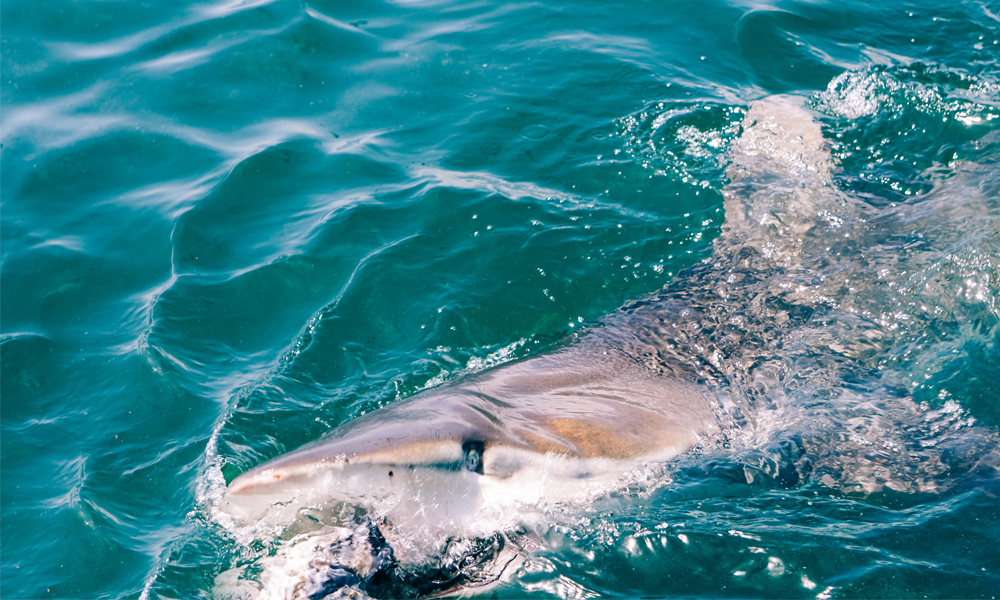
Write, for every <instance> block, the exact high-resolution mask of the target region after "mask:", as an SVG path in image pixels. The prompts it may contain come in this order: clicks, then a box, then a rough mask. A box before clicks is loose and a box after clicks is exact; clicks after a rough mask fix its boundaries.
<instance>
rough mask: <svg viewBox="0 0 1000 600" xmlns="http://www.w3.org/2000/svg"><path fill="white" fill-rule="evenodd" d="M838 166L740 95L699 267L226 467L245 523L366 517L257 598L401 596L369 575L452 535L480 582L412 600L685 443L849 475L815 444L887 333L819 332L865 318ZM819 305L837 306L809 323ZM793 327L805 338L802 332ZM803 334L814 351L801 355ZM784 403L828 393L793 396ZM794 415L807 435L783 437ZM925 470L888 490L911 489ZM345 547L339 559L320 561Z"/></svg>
mask: <svg viewBox="0 0 1000 600" xmlns="http://www.w3.org/2000/svg"><path fill="white" fill-rule="evenodd" d="M832 170H833V164H832V161H831V159H830V153H829V149H828V147H827V143H826V141H825V140H824V137H823V134H822V130H821V128H820V126H819V124H818V123H817V121H816V120H815V119H814V118H813V114H812V113H811V112H810V111H809V110H808V109H806V108H805V107H804V106H803V101H802V100H801V99H797V98H792V97H784V96H776V97H771V98H767V99H764V100H761V101H759V102H756V103H754V104H753V105H752V106H751V107H750V109H749V111H748V113H747V115H746V118H745V120H744V123H743V133H742V135H741V137H740V138H739V139H738V140H737V141H736V142H735V144H734V145H733V147H732V149H731V152H730V156H729V166H728V168H727V172H726V174H727V177H728V179H729V180H730V184H729V185H728V186H727V187H726V189H725V190H724V197H725V211H726V222H725V225H724V227H723V233H722V235H721V236H720V238H719V239H718V240H716V242H715V245H714V254H713V256H712V257H711V258H710V259H708V260H707V261H705V262H703V263H702V264H700V265H697V266H696V267H693V268H691V269H689V270H688V271H687V272H685V273H682V274H681V275H679V276H678V278H677V279H676V280H675V281H674V282H673V283H671V284H670V286H668V288H667V289H666V290H665V291H663V292H661V293H659V294H656V295H653V296H650V297H648V298H645V299H643V300H640V301H637V302H634V303H632V304H630V305H628V306H626V307H624V308H622V309H621V310H620V311H618V312H616V313H613V314H611V315H609V316H607V317H605V318H604V319H603V320H601V321H600V322H599V323H597V324H596V325H594V326H593V327H591V328H589V330H587V331H585V332H582V333H580V334H577V335H574V336H572V337H571V339H569V340H567V341H566V342H565V343H564V344H563V345H561V346H560V347H558V348H557V349H555V350H554V351H552V352H550V353H548V354H545V355H541V356H537V357H531V358H527V359H523V360H519V361H515V362H511V363H508V364H505V365H501V366H499V367H496V368H493V369H490V370H487V371H483V372H480V373H477V374H474V375H471V376H468V377H465V378H463V379H460V380H458V381H455V382H452V383H449V384H446V385H443V386H441V387H437V388H433V389H428V390H425V391H423V392H421V393H419V394H417V395H415V396H413V397H412V398H409V399H407V400H403V401H400V402H398V403H396V404H393V405H391V406H389V407H386V408H383V409H380V410H378V411H375V412H372V413H369V414H367V415H365V416H363V417H360V418H358V419H356V420H354V421H351V422H349V423H347V424H345V425H343V426H341V427H339V428H337V429H335V430H333V431H331V432H330V433H329V434H328V435H326V436H325V437H323V438H322V439H320V440H317V441H315V442H313V443H311V444H308V445H306V446H304V447H302V448H300V449H298V450H295V451H293V452H291V453H289V454H286V455H284V456H281V457H279V458H276V459H274V460H272V461H270V462H268V463H265V464H263V465H261V466H258V467H256V468H254V469H252V470H250V471H247V472H246V473H244V474H242V475H240V476H239V477H237V478H236V479H235V480H233V481H232V482H231V483H230V485H229V488H228V491H227V493H226V497H225V499H224V502H225V510H226V511H227V512H228V513H230V514H231V515H233V517H234V518H235V519H236V520H237V521H238V522H241V523H252V524H253V523H265V524H275V523H276V524H284V525H288V524H289V523H293V522H295V521H296V520H298V519H301V518H302V515H304V514H307V513H308V514H309V515H311V518H312V519H314V520H316V521H319V522H322V523H325V524H327V525H329V524H330V522H331V521H334V522H335V521H337V520H338V519H341V520H342V518H343V515H345V514H350V515H354V514H356V513H354V512H350V511H348V512H347V513H345V507H353V508H358V509H360V510H361V511H362V512H363V513H365V514H366V515H367V517H366V520H365V522H364V524H362V525H361V526H360V528H357V526H352V527H353V528H347V529H344V528H338V527H334V528H330V527H329V526H328V527H326V528H323V529H319V530H317V529H316V528H315V527H314V528H313V529H312V532H311V533H310V532H307V533H305V534H302V535H305V536H306V538H308V540H309V542H308V544H307V545H308V546H309V547H310V548H312V549H313V552H312V554H310V555H309V556H311V557H312V558H311V559H308V560H306V559H302V560H305V562H306V563H308V564H310V565H312V564H314V563H316V561H317V560H318V559H317V558H316V556H317V554H316V552H317V551H319V549H321V548H325V550H324V551H323V552H326V553H327V554H326V555H324V556H326V558H325V559H323V560H319V562H320V563H321V564H322V565H324V566H323V567H322V568H318V569H317V568H308V569H307V568H303V567H302V566H301V564H299V566H298V567H295V566H294V565H293V563H295V561H294V560H293V559H292V558H291V554H288V555H287V556H283V557H282V558H281V561H282V562H281V565H280V569H279V570H282V569H283V571H282V572H283V573H286V575H287V576H286V577H285V579H282V583H280V584H279V583H272V584H271V585H270V586H266V585H265V586H263V590H262V591H260V592H259V597H260V598H266V597H309V598H322V597H325V596H326V595H327V594H329V593H333V592H335V591H336V590H338V589H340V588H341V587H343V586H355V587H357V588H359V589H361V590H362V591H365V592H366V593H370V594H373V595H380V594H381V595H397V594H400V593H402V592H400V588H398V587H396V588H393V587H391V586H389V587H383V588H379V587H378V586H377V585H375V584H372V581H373V575H372V574H373V573H375V574H377V573H378V572H379V569H380V568H382V567H380V565H383V566H384V565H385V564H389V563H394V562H395V561H397V560H405V556H403V555H405V554H406V549H407V548H409V549H410V553H411V554H414V549H416V552H417V553H419V552H420V551H425V550H426V549H427V547H428V546H435V545H436V547H437V551H439V552H440V551H441V546H445V547H446V549H447V552H451V551H452V550H454V548H453V547H452V546H453V541H454V540H457V539H464V540H480V541H479V542H478V543H477V544H478V545H477V544H473V545H472V546H470V547H468V548H466V549H465V550H464V552H465V553H464V554H462V552H458V554H457V555H458V556H464V557H465V558H464V559H460V560H465V561H466V563H468V564H473V563H475V564H477V565H479V566H482V567H484V569H485V571H487V574H486V575H485V576H481V577H479V578H478V579H476V578H475V577H470V576H465V577H463V576H462V575H461V568H460V567H455V568H454V569H452V570H451V571H448V574H447V576H443V575H441V574H440V573H439V580H440V585H436V586H434V585H431V586H425V587H423V588H421V587H419V586H411V587H410V588H407V590H408V592H407V593H417V594H433V593H441V592H446V591H448V590H454V589H456V588H458V587H463V586H464V587H465V588H468V589H474V588H475V586H477V585H481V584H484V583H489V582H492V581H495V580H496V579H497V578H498V577H499V576H500V575H501V574H503V572H504V571H505V570H507V571H509V570H510V569H509V565H510V564H512V561H513V560H514V559H515V556H516V554H517V553H518V549H517V548H516V547H512V544H510V543H507V544H506V545H505V544H504V543H503V541H502V540H500V538H497V537H496V535H497V534H498V532H504V531H509V530H511V529H513V528H516V527H517V526H518V525H519V524H520V523H521V522H522V521H523V519H524V518H525V515H527V514H530V513H531V512H532V510H535V509H538V508H539V507H545V506H552V505H560V504H573V503H586V502H588V501H590V500H591V499H593V498H595V497H597V496H598V495H600V494H606V493H608V492H609V491H610V490H614V489H616V487H621V486H623V485H629V484H630V483H634V482H635V481H636V480H637V478H640V479H641V475H637V473H642V472H645V470H648V469H650V468H653V469H655V468H657V467H658V466H662V465H664V464H666V463H667V461H669V460H670V459H673V458H675V457H677V456H678V455H682V454H683V453H686V452H688V451H689V450H691V449H692V448H694V447H702V446H712V445H717V444H720V443H723V442H726V443H728V440H730V439H735V438H741V437H742V438H746V439H749V438H754V437H764V438H767V440H768V441H766V442H765V443H762V444H758V447H759V448H762V450H761V451H760V452H758V453H757V454H756V455H754V456H756V457H757V459H759V460H757V462H756V463H755V462H754V459H753V457H751V458H750V459H746V458H745V459H744V460H743V461H742V463H741V467H740V470H739V473H740V477H746V480H747V481H748V482H752V481H753V480H754V478H755V477H758V478H760V477H764V478H771V479H772V480H774V481H775V482H777V483H778V484H780V485H791V484H794V483H795V482H797V481H798V480H799V478H800V477H804V476H806V475H809V474H810V473H811V472H812V473H813V475H814V476H817V477H828V478H830V479H831V480H836V481H841V482H843V481H846V480H848V479H850V477H851V474H850V473H848V474H845V473H843V472H837V471H836V469H835V468H834V467H832V466H831V465H833V464H839V463H836V461H830V463H829V464H826V463H824V461H823V460H822V452H821V451H811V448H818V447H820V446H821V445H823V443H824V440H826V439H828V438H829V435H830V432H829V429H830V427H829V424H830V422H831V421H830V415H832V414H833V413H834V412H836V411H837V410H838V409H839V407H841V406H842V405H843V404H844V403H850V402H853V401H855V400H856V398H857V396H858V394H860V393H862V392H856V391H852V390H851V389H849V388H847V389H845V388H844V386H843V385H842V382H843V381H845V380H858V379H860V378H863V377H864V376H865V375H866V374H867V373H868V372H869V371H871V369H872V367H871V365H870V364H869V363H868V362H866V360H865V358H866V357H868V356H871V355H872V354H873V353H877V352H879V351H884V350H885V349H888V348H890V347H891V346H892V343H893V334H892V333H885V332H884V331H881V330H879V333H880V335H879V336H878V337H876V336H875V335H874V333H873V332H874V331H875V329H874V328H869V329H868V330H867V332H868V333H873V335H871V336H865V335H862V336H858V335H856V334H855V335H853V336H851V337H850V339H853V340H857V341H855V342H848V341H844V340H838V339H832V337H831V335H832V334H835V333H836V330H837V327H838V325H837V324H836V323H835V324H834V325H833V326H830V321H831V320H833V321H837V322H838V323H841V324H844V323H847V325H844V326H853V327H857V328H860V329H864V327H863V325H861V324H859V323H857V322H854V323H848V321H850V318H851V315H853V314H854V313H851V312H850V311H842V310H840V307H841V306H842V305H843V304H844V298H845V296H850V295H851V292H850V288H849V286H848V287H845V286H843V285H841V283H842V282H843V280H845V279H847V280H849V279H850V275H851V268H850V267H849V266H848V265H849V264H851V263H850V261H849V260H848V259H847V258H844V259H843V260H841V259H840V258H838V257H841V256H845V257H846V256H849V255H851V250H852V248H853V247H854V246H855V245H857V244H863V243H864V240H858V239H856V238H857V237H858V236H863V235H865V232H866V231H869V230H868V229H866V228H865V226H864V223H865V222H866V219H868V218H871V215H870V214H869V213H866V212H865V211H864V210H863V207H859V206H858V205H857V203H856V202H855V201H853V200H852V199H851V198H850V197H849V196H847V195H845V194H843V193H841V192H840V191H838V190H837V188H836V186H835V185H834V182H833V173H832ZM986 204H987V205H988V204H989V201H986ZM987 208H989V207H988V206H987ZM872 235H874V234H872ZM845 274H846V275H845ZM834 309H836V310H834ZM822 310H831V311H833V312H836V313H837V315H838V317H837V318H832V319H828V320H827V321H824V322H822V323H821V324H820V323H816V322H815V320H814V319H813V317H814V315H815V314H816V313H817V312H818V311H822ZM841 313H843V314H841ZM845 315H846V317H845ZM804 331H807V332H811V333H812V334H814V335H810V336H809V337H808V341H804V340H806V337H803V332H804ZM825 332H832V334H831V333H825ZM817 340H819V342H820V344H819V346H820V347H815V348H814V347H810V348H807V349H804V348H803V346H804V345H809V344H811V345H816V341H817ZM823 344H828V345H827V346H824V345H823ZM790 357H791V358H790ZM810 374H812V376H810ZM797 377H798V378H799V380H796V378H797ZM869 391H870V389H869ZM792 394H798V396H797V397H798V398H800V399H801V398H821V399H823V402H819V401H815V402H811V401H805V402H803V401H801V400H799V401H788V400H787V397H788V396H789V395H792ZM874 395H875V396H877V397H884V398H885V402H884V403H883V404H879V401H878V400H872V401H871V402H872V403H874V404H878V409H879V410H876V411H874V412H873V413H872V416H871V417H870V418H869V419H868V420H867V421H865V425H864V427H867V428H868V429H866V431H870V430H871V431H873V430H877V429H878V428H879V426H878V423H879V422H880V419H896V420H897V422H899V419H902V421H903V422H905V421H906V419H907V417H906V416H905V415H902V416H901V413H908V412H913V405H912V402H908V401H907V400H906V399H905V398H901V396H902V394H894V393H891V392H885V391H884V390H882V391H880V392H879V393H878V394H874ZM820 404H822V406H820ZM803 412H809V413H810V418H811V422H812V423H813V425H812V426H811V429H810V428H805V429H803V428H799V430H800V431H799V433H798V434H797V435H796V436H794V437H787V436H785V437H782V435H781V430H782V429H783V428H784V427H783V426H784V424H786V423H789V422H792V421H796V420H797V419H800V417H801V414H802V413H803ZM900 443H902V444H904V445H905V441H902V442H900ZM810 452H811V454H810ZM977 460H979V459H977ZM861 463H863V461H861V462H859V463H858V464H861ZM859 477H860V476H859ZM862 479H865V481H866V484H867V485H868V486H869V487H871V488H873V487H875V486H878V485H879V484H878V483H877V478H872V479H871V480H868V479H867V478H862ZM890 479H891V480H892V481H891V482H890V483H886V482H889V480H890ZM929 481H930V479H927V478H925V479H921V477H919V476H915V477H911V478H909V479H905V478H903V479H901V478H898V477H897V478H887V479H886V482H883V483H886V485H888V486H889V487H893V486H896V487H899V486H904V487H905V486H907V485H910V486H916V487H918V488H921V489H924V488H927V487H928V486H932V485H933V484H932V483H929ZM308 529H309V528H308V527H305V528H303V527H292V528H290V530H291V531H292V534H294V533H295V532H298V531H305V530H308ZM286 535H289V534H287V533H286ZM316 536H321V537H316ZM322 536H325V537H322ZM408 536H409V539H408V541H406V542H401V541H400V540H402V539H403V538H407V537H408ZM414 536H416V537H421V536H424V537H426V536H430V538H434V539H435V540H436V541H433V542H427V543H426V544H422V543H421V542H414V541H413V540H414V539H415V538H414ZM306 538H303V539H306ZM320 539H321V540H322V541H318V540H320ZM386 540H389V541H386ZM483 540H487V541H486V542H483ZM498 540H500V541H498ZM394 541H395V542H397V543H396V544H395V545H394V544H393V542H394ZM359 544H360V546H363V547H364V548H365V549H364V550H357V547H359V546H358V545H359ZM484 544H485V545H484ZM348 546H350V547H352V548H354V550H353V551H352V552H353V553H349V554H350V555H351V557H353V558H350V559H348V558H344V556H345V554H344V553H343V552H340V553H339V554H337V553H334V554H336V556H332V555H330V552H331V550H330V548H340V549H343V548H346V547H348ZM393 548H395V549H394V550H393ZM470 548H471V549H470ZM487 550H489V551H488V552H487ZM289 552H291V551H289ZM393 552H395V554H393ZM447 552H445V553H446V554H447ZM470 556H472V557H474V558H473V559H469V558H468V557H470ZM484 557H486V558H484ZM310 561H311V562H310ZM301 562H302V561H300V563H301ZM331 565H333V566H331ZM296 568H298V569H299V570H298V571H295V569H296ZM293 572H294V573H297V574H293ZM303 573H305V574H303ZM275 577H276V576H275ZM273 581H274V582H277V581H278V579H277V578H275V579H274V580H273ZM220 583H225V582H220ZM230 583H232V582H230ZM282 586H284V587H282ZM279 588H280V589H279ZM241 589H243V590H244V592H245V591H246V590H247V589H249V588H246V587H245V586H244V588H241ZM256 589H257V588H253V589H252V590H250V592H252V593H250V592H247V595H248V597H252V596H254V595H257V594H258V592H256V591H254V590H256ZM414 590H415V591H414ZM244 592H240V594H243V593H244ZM268 594H271V595H268ZM223 595H224V594H223Z"/></svg>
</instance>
